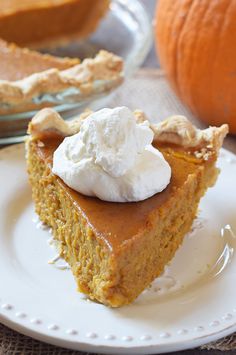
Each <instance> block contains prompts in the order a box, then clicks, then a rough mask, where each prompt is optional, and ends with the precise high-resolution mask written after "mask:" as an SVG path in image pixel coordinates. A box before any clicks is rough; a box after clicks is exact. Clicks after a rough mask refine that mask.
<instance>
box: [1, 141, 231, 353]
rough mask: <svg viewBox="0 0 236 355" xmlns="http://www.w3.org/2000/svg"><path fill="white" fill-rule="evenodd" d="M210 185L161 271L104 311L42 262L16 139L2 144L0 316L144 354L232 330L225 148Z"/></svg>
mask: <svg viewBox="0 0 236 355" xmlns="http://www.w3.org/2000/svg"><path fill="white" fill-rule="evenodd" d="M219 166H220V167H221V169H222V172H221V174H220V177H219V179H218V182H217V184H216V186H215V187H214V188H212V189H210V190H209V191H208V192H207V194H206V196H205V197H204V199H203V200H202V203H201V206H200V210H201V212H200V216H199V218H198V219H197V221H196V222H195V224H194V228H193V232H192V233H189V234H188V236H186V238H185V241H184V244H183V246H182V247H181V248H180V249H179V251H178V252H177V254H176V256H175V258H174V260H173V261H172V262H171V264H170V265H169V266H168V267H167V269H166V271H165V273H164V275H163V276H162V277H161V278H159V280H156V281H155V282H154V283H153V285H152V286H151V288H150V289H148V290H146V291H144V293H143V294H142V295H141V296H140V297H139V298H138V299H137V300H136V301H135V302H134V303H133V304H132V305H130V306H127V307H123V308H120V309H109V308H107V307H105V306H103V305H101V304H97V303H93V302H91V301H88V300H86V298H85V297H84V296H83V295H82V294H80V293H77V292H76V286H75V282H74V280H73V276H72V274H71V272H70V271H69V270H63V271H62V270H59V269H58V268H57V267H56V265H49V264H48V260H49V259H51V258H52V257H53V256H54V255H55V251H54V249H53V248H52V247H51V246H50V245H49V244H48V243H47V241H48V239H49V237H50V234H49V231H48V230H43V229H39V228H36V224H35V223H34V222H33V221H32V220H33V219H34V218H35V214H34V209H33V204H32V201H31V193H30V189H29V186H28V182H27V176H26V170H25V161H24V149H23V146H22V145H18V146H13V147H9V148H6V149H3V150H1V151H0V172H1V173H0V196H1V198H0V211H1V214H0V321H1V322H2V323H3V324H5V325H7V326H9V327H10V328H12V329H15V330H17V331H19V332H21V333H24V334H26V335H29V336H32V337H33V338H36V339H39V340H43V341H45V342H49V343H52V344H55V345H59V346H64V347H68V348H72V349H77V350H84V351H94V352H103V353H110V354H111V353H116V354H121V353H123V354H145V353H148V354H151V353H161V352H167V351H174V350H181V349H185V348H190V347H195V346H199V345H201V344H204V343H207V342H209V341H212V340H216V339H218V338H220V337H223V336H225V335H228V334H230V333H232V332H234V331H236V287H235V280H236V258H235V253H234V250H235V248H236V239H235V235H234V232H233V231H235V230H236V220H235V214H236V199H235V188H236V157H235V156H234V155H233V154H231V153H229V152H228V151H226V150H222V152H221V155H220V158H219Z"/></svg>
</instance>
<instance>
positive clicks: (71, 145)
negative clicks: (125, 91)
mask: <svg viewBox="0 0 236 355" xmlns="http://www.w3.org/2000/svg"><path fill="white" fill-rule="evenodd" d="M153 136H154V134H153V131H152V130H151V129H150V127H149V123H148V122H147V121H145V122H141V123H138V122H137V120H136V119H135V116H134V114H133V113H132V112H131V111H130V110H129V109H128V108H127V107H117V108H114V109H109V108H105V109H102V110H100V111H97V112H94V113H92V114H90V115H89V116H88V117H87V118H86V119H85V120H84V121H83V123H82V124H81V127H80V131H79V133H77V134H75V135H73V136H70V137H66V138H65V139H64V141H63V142H62V143H61V144H60V145H59V147H58V148H57V149H56V151H55V152H54V156H53V169H52V171H53V173H54V174H56V175H58V176H59V177H60V178H61V179H62V180H63V181H64V182H65V183H66V184H67V185H68V186H69V187H71V188H72V189H74V190H76V191H78V192H80V193H82V194H84V195H87V196H96V197H98V198H100V199H101V200H105V201H112V202H128V201H141V200H145V199H146V198H148V197H151V196H153V195H154V194H156V193H158V192H161V191H162V190H163V189H165V187H166V186H167V185H168V184H169V182H170V177H171V168H170V166H169V164H168V163H167V161H166V160H165V159H164V157H163V155H162V154H161V152H159V151H158V150H157V149H155V148H154V147H153V146H152V145H151V143H152V141H153Z"/></svg>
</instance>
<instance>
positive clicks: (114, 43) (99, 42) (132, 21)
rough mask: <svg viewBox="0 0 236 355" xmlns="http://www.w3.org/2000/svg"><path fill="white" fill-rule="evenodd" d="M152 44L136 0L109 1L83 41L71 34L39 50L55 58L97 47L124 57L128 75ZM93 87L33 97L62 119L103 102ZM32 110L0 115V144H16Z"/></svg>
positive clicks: (104, 98)
mask: <svg viewBox="0 0 236 355" xmlns="http://www.w3.org/2000/svg"><path fill="white" fill-rule="evenodd" d="M151 44H152V30H151V21H150V19H149V18H148V15H147V14H146V12H145V9H144V8H143V6H142V5H141V3H140V2H139V1H138V0H129V1H126V0H112V2H111V5H110V11H109V12H108V14H107V16H106V17H105V18H104V19H103V21H102V22H101V24H100V26H99V27H98V29H97V30H96V32H95V33H93V34H91V35H90V36H89V37H88V38H86V39H85V40H76V39H75V38H74V37H73V39H71V41H68V42H67V43H66V44H65V43H64V44H62V45H60V46H58V47H50V48H45V49H40V51H41V52H43V53H49V54H53V55H57V56H59V57H64V56H68V57H72V58H73V57H79V58H80V59H84V58H86V57H94V56H95V54H96V53H97V52H98V51H99V50H100V49H105V50H107V51H110V52H113V53H115V54H117V55H119V56H121V57H122V58H123V60H124V74H125V78H126V77H128V76H130V75H132V74H133V73H134V72H135V71H136V70H137V68H139V67H140V66H141V64H142V63H143V61H144V59H145V57H146V55H147V53H148V52H149V50H150V47H151ZM102 85H104V83H97V88H96V90H94V92H93V93H92V94H90V95H88V96H87V97H84V96H82V95H81V93H80V92H79V90H78V89H74V88H71V89H69V90H68V89H67V90H65V91H62V92H60V93H56V94H50V95H49V94H45V95H40V96H37V97H34V98H33V102H34V103H36V104H37V105H38V106H39V108H40V107H41V106H42V104H44V103H45V102H47V103H50V105H51V106H53V107H54V108H55V109H56V110H57V111H58V112H60V114H61V115H62V116H63V117H64V119H69V118H71V117H73V116H74V115H76V114H78V113H79V112H80V111H82V110H83V109H84V108H85V107H88V106H89V107H90V108H92V109H98V108H101V107H102V106H103V105H105V104H106V103H107V102H108V100H109V97H110V95H111V93H109V92H107V91H106V90H101V87H100V88H99V86H102ZM36 112H37V110H36V111H27V112H21V113H14V114H7V115H1V116H0V144H9V143H17V142H20V141H22V140H23V138H24V136H25V132H26V129H27V125H28V122H29V120H30V119H31V118H32V117H33V115H34V114H35V113H36Z"/></svg>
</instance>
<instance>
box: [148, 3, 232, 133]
mask: <svg viewBox="0 0 236 355" xmlns="http://www.w3.org/2000/svg"><path fill="white" fill-rule="evenodd" d="M155 34H156V46H157V50H158V54H159V57H160V62H161V65H162V67H163V69H164V70H165V72H166V75H167V77H168V79H169V80H170V82H171V84H172V86H173V87H174V89H175V91H176V93H177V94H178V95H179V96H180V98H181V99H182V101H183V102H184V103H185V104H187V105H188V106H189V107H190V109H191V110H192V111H193V112H194V113H195V114H197V116H198V117H199V118H201V119H202V120H204V121H205V122H207V123H209V124H211V125H220V124H221V123H225V122H227V123H228V124H229V126H230V131H231V133H236V1H234V0H218V1H209V0H177V1H175V0H174V1H173V0H159V2H158V6H157V10H156V26H155Z"/></svg>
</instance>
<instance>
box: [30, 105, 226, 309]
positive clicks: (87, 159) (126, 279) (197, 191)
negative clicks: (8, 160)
mask: <svg viewBox="0 0 236 355" xmlns="http://www.w3.org/2000/svg"><path fill="white" fill-rule="evenodd" d="M227 132H228V126H227V125H223V126H221V127H218V128H217V127H210V128H208V129H205V130H199V129H197V128H196V127H194V126H193V125H192V124H191V123H190V122H189V121H188V120H187V119H186V118H185V117H183V116H174V117H170V118H168V119H167V120H165V121H163V122H161V123H158V124H156V125H151V124H150V123H149V122H148V121H147V120H146V117H145V115H144V114H143V113H142V112H140V111H136V112H134V113H132V112H131V111H130V110H129V109H128V108H126V107H118V108H115V109H103V110H100V111H98V112H90V111H87V112H85V113H83V114H82V115H81V116H80V117H78V118H77V119H76V120H74V121H72V122H69V123H66V122H64V121H63V120H62V118H61V117H60V116H59V115H58V113H56V112H55V111H53V110H52V109H44V110H42V111H40V112H39V113H38V114H37V115H36V116H35V117H34V118H33V120H32V122H31V123H30V125H29V134H30V136H29V138H28V141H27V143H26V144H27V151H28V154H27V164H28V173H29V179H30V183H31V186H32V193H33V200H34V202H35V208H36V212H37V213H38V215H39V217H40V219H41V220H42V221H43V222H44V223H46V224H47V225H49V226H50V227H51V228H52V230H53V236H54V238H55V240H57V241H58V242H59V243H58V245H59V249H60V250H59V251H60V254H61V256H62V257H63V258H64V259H65V260H66V261H67V262H68V263H69V265H70V266H71V270H72V272H73V274H74V277H75V280H76V282H77V285H78V289H79V290H80V291H81V292H83V293H85V294H87V295H88V297H90V298H91V299H93V300H96V301H99V302H101V303H103V304H105V305H108V306H111V307H119V306H122V305H125V304H128V303H130V302H132V301H133V300H134V299H135V298H136V297H137V296H138V295H139V294H140V293H141V292H142V291H143V290H144V289H145V288H146V287H147V286H148V285H149V284H150V283H151V282H152V281H153V280H154V279H155V278H156V277H157V276H159V275H160V274H161V273H162V272H163V270H164V267H165V265H166V264H167V263H168V262H169V261H170V260H171V259H172V258H173V256H174V255H175V252H176V250H177V249H178V248H179V246H180V245H181V243H182V241H183V238H184V236H185V234H186V233H187V232H188V231H189V230H190V228H191V225H192V222H193V220H194V218H195V217H196V213H197V208H198V204H199V201H200V198H201V197H202V196H203V195H204V193H205V191H206V190H207V188H208V187H210V186H212V185H214V183H215V181H216V178H217V175H218V172H219V171H218V169H217V168H216V166H215V164H216V160H217V156H218V152H219V149H220V147H221V145H222V142H223V139H224V137H225V135H226V134H227Z"/></svg>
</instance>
